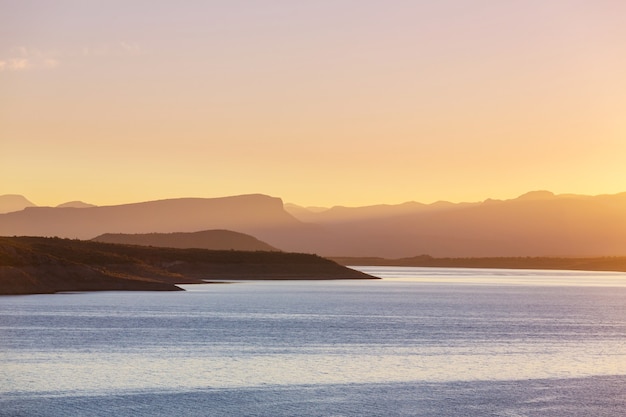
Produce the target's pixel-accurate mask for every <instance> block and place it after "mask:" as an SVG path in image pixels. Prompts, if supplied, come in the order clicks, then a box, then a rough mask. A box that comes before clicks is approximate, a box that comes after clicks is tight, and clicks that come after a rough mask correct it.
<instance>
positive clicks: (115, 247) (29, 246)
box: [0, 237, 375, 295]
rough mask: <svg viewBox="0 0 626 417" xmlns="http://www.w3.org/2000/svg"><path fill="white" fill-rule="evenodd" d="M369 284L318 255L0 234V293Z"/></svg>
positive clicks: (356, 273)
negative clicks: (255, 283) (226, 283)
mask: <svg viewBox="0 0 626 417" xmlns="http://www.w3.org/2000/svg"><path fill="white" fill-rule="evenodd" d="M330 279H375V278H374V277H372V276H370V275H367V274H364V273H361V272H359V271H355V270H353V269H350V268H346V267H344V266H341V265H339V264H337V263H335V262H333V261H331V260H328V259H324V258H321V257H319V256H317V255H310V254H302V253H286V252H276V251H274V252H270V251H267V252H265V251H255V252H252V251H250V252H246V251H233V250H227V251H221V250H207V249H175V248H161V247H148V246H134V245H120V244H112V243H102V242H94V241H82V240H75V239H61V238H45V237H0V295H13V294H50V293H56V292H67V291H114V290H115V291H179V290H181V288H179V287H177V286H176V284H192V283H204V282H207V281H210V280H330Z"/></svg>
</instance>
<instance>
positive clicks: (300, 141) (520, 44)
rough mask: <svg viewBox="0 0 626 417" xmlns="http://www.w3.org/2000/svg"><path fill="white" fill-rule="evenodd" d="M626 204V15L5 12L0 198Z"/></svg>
mask: <svg viewBox="0 0 626 417" xmlns="http://www.w3.org/2000/svg"><path fill="white" fill-rule="evenodd" d="M535 189H549V190H552V191H554V192H557V193H564V192H573V193H585V194H601V193H616V192H621V191H626V1H623V0H584V1H579V0H511V1H499V0H498V1H496V0H475V1H472V0H437V1H431V0H428V1H426V0H424V1H421V0H413V1H372V0H332V1H325V0H315V1H295V0H284V1H272V0H267V1H261V0H258V1H252V0H249V1H243V0H224V1H183V2H174V1H154V0H149V1H148V0H146V1H128V0H125V1H114V0H106V1H95V0H76V1H63V0H56V1H28V0H14V1H7V0H0V194H7V193H17V194H24V195H25V196H27V197H28V198H30V199H31V200H32V201H33V202H34V203H36V204H40V205H46V204H48V205H56V204H59V203H62V202H65V201H68V200H76V199H80V200H84V201H87V202H90V203H94V204H99V205H104V204H116V203H125V202H135V201H143V200H152V199H160V198H170V197H187V196H194V197H218V196H226V195H235V194H244V193H264V194H270V195H273V196H277V197H282V198H283V199H284V200H285V201H287V202H294V203H298V204H303V205H335V204H342V205H365V204H373V203H400V202H403V201H408V200H416V201H421V202H432V201H436V200H440V199H446V200H451V201H477V200H483V199H485V198H487V197H493V198H511V197H515V196H517V195H519V194H522V193H524V192H526V191H530V190H535Z"/></svg>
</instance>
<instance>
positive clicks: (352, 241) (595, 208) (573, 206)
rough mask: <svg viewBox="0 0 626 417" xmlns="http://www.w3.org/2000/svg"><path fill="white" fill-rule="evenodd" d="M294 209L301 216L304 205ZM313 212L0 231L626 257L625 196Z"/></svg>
mask: <svg viewBox="0 0 626 417" xmlns="http://www.w3.org/2000/svg"><path fill="white" fill-rule="evenodd" d="M289 210H290V211H292V213H295V212H296V211H295V210H297V208H294V207H289ZM305 210H306V209H305ZM307 212H308V214H306V213H305V215H306V216H309V217H308V218H307V222H306V223H305V222H303V221H299V220H297V219H296V218H295V217H294V216H293V215H291V214H289V213H288V212H287V211H286V210H285V209H284V208H283V204H282V201H281V200H280V199H278V198H272V197H268V196H263V195H247V196H237V197H225V198H216V199H175V200H161V201H152V202H146V203H137V204H127V205H120V206H107V207H91V208H84V209H81V210H76V209H71V208H43V207H41V208H27V209H25V210H23V211H19V212H14V213H7V214H0V235H5V236H6V235H9V236H12V235H36V236H37V235H38V236H63V237H77V238H93V237H95V236H98V235H101V234H103V233H171V232H195V231H198V230H207V229H227V230H233V231H236V232H241V233H246V234H250V235H252V236H254V237H256V238H258V239H261V240H263V241H264V242H267V243H268V244H269V245H272V246H274V247H277V248H280V249H282V250H285V251H291V252H305V253H317V254H319V255H322V256H379V257H385V258H402V257H411V256H416V255H421V254H428V255H431V256H435V257H494V256H613V255H615V256H618V255H624V254H626V193H622V194H615V195H601V196H579V195H570V194H564V195H554V194H552V193H550V192H546V191H539V192H531V193H527V194H525V195H523V196H520V197H519V198H516V199H512V200H504V201H500V200H486V201H484V202H482V203H471V204H468V203H462V204H453V203H447V202H439V203H434V204H428V205H427V204H420V203H414V202H411V203H405V204H401V205H396V206H393V205H379V206H369V207H356V208H346V207H334V208H331V209H328V210H325V211H320V212H317V213H315V212H314V211H311V210H307ZM302 213H303V212H302V211H301V213H300V215H302ZM316 216H317V217H316ZM301 218H302V217H301ZM302 220H304V218H302Z"/></svg>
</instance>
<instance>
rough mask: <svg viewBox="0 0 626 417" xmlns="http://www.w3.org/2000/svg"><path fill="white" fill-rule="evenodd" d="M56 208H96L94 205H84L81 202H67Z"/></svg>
mask: <svg viewBox="0 0 626 417" xmlns="http://www.w3.org/2000/svg"><path fill="white" fill-rule="evenodd" d="M57 207H59V208H67V207H72V208H88V207H96V206H95V205H94V204H89V203H85V202H83V201H68V202H67V203H63V204H59V205H58V206H57Z"/></svg>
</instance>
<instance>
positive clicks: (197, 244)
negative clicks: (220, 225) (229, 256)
mask: <svg viewBox="0 0 626 417" xmlns="http://www.w3.org/2000/svg"><path fill="white" fill-rule="evenodd" d="M92 240H94V241H96V242H105V243H119V244H125V245H143V246H158V247H163V248H181V249H188V248H200V249H211V250H241V251H270V252H271V251H278V250H279V249H276V248H275V247H273V246H270V245H268V244H267V243H265V242H262V241H260V240H259V239H257V238H255V237H254V236H250V235H247V234H245V233H238V232H233V231H230V230H204V231H201V232H193V233H146V234H124V233H105V234H103V235H100V236H98V237H96V238H94V239H92Z"/></svg>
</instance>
